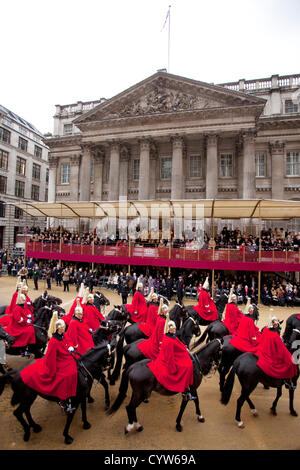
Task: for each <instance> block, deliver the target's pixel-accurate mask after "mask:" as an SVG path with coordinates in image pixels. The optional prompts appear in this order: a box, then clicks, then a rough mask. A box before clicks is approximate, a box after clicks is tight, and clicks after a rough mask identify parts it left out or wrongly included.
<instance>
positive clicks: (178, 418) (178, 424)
mask: <svg viewBox="0 0 300 470" xmlns="http://www.w3.org/2000/svg"><path fill="white" fill-rule="evenodd" d="M187 404H188V400H184V399H183V398H182V400H181V405H180V410H179V413H178V416H177V418H176V429H177V431H178V432H181V431H182V426H181V424H180V423H181V418H182V415H183V413H184V410H185V408H186V405H187Z"/></svg>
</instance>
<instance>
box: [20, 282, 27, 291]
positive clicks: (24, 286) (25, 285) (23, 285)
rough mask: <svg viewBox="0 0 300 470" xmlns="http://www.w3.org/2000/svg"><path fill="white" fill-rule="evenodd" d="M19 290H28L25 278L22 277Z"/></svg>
mask: <svg viewBox="0 0 300 470" xmlns="http://www.w3.org/2000/svg"><path fill="white" fill-rule="evenodd" d="M21 290H22V291H23V290H26V291H28V286H27V284H26V282H25V279H24V281H23V282H22V287H21Z"/></svg>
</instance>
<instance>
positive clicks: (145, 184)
mask: <svg viewBox="0 0 300 470" xmlns="http://www.w3.org/2000/svg"><path fill="white" fill-rule="evenodd" d="M149 189H150V141H149V140H148V139H143V140H141V141H140V174H139V200H140V201H145V200H147V199H149Z"/></svg>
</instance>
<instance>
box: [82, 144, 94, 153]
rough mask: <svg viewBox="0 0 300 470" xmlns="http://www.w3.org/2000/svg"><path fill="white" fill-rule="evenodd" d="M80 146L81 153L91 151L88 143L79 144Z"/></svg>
mask: <svg viewBox="0 0 300 470" xmlns="http://www.w3.org/2000/svg"><path fill="white" fill-rule="evenodd" d="M80 147H81V151H82V152H83V153H86V152H91V151H92V147H91V146H90V145H89V144H80Z"/></svg>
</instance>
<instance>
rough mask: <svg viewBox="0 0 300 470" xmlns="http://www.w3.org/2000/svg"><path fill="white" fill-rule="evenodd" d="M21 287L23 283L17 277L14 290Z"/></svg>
mask: <svg viewBox="0 0 300 470" xmlns="http://www.w3.org/2000/svg"><path fill="white" fill-rule="evenodd" d="M22 285H23V282H22V281H21V277H20V276H19V277H18V280H17V284H16V289H20V288H21V287H22Z"/></svg>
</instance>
